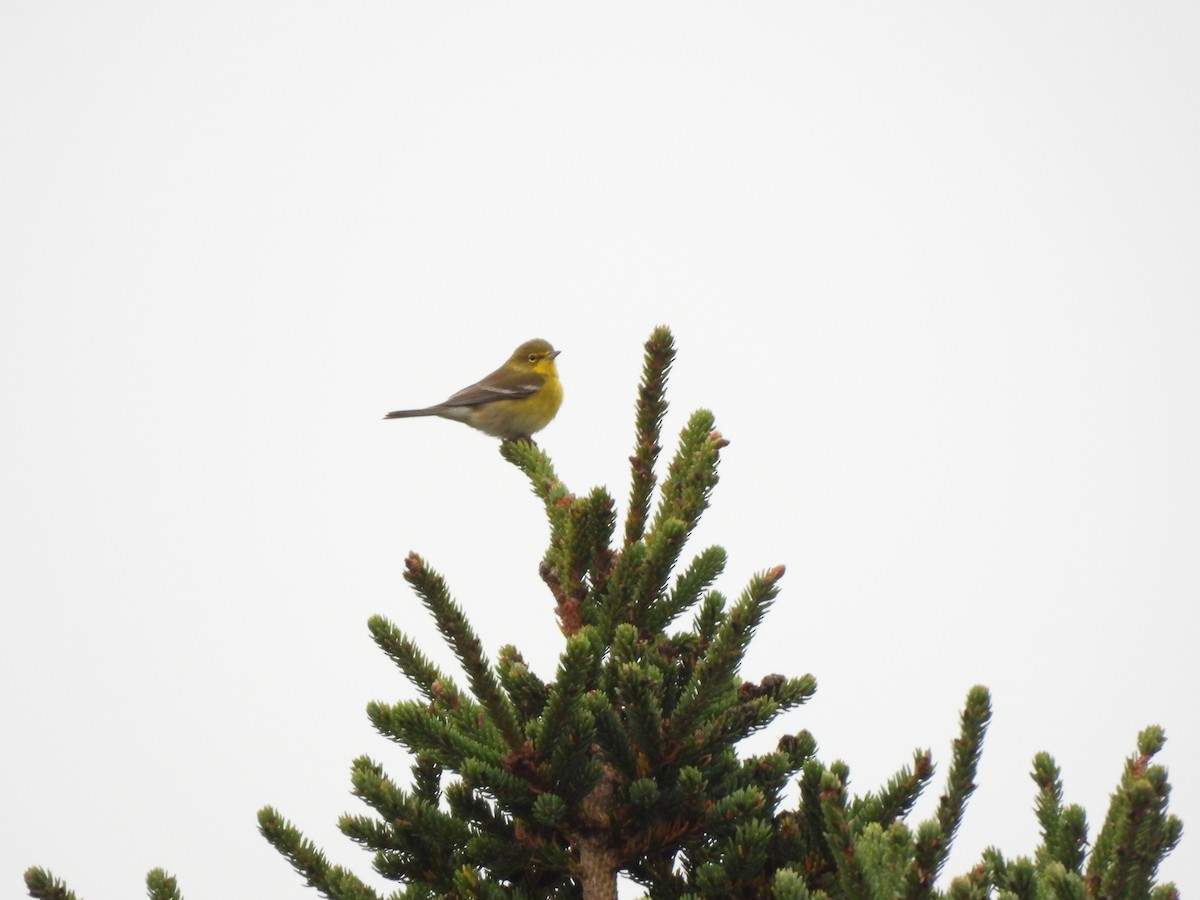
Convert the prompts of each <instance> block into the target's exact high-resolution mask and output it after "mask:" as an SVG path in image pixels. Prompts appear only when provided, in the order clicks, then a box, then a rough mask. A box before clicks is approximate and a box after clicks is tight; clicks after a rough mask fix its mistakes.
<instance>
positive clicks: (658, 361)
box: [625, 326, 675, 547]
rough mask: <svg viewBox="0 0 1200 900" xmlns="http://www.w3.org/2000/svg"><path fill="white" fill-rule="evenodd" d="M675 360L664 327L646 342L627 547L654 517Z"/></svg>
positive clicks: (671, 340) (671, 339)
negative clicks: (656, 468) (657, 469)
mask: <svg viewBox="0 0 1200 900" xmlns="http://www.w3.org/2000/svg"><path fill="white" fill-rule="evenodd" d="M674 360H675V342H674V339H673V338H672V337H671V332H670V330H668V329H667V328H665V327H663V326H660V327H658V328H656V329H654V333H653V334H651V335H650V339H649V340H648V341H646V358H645V362H644V364H643V368H642V381H641V384H640V385H639V386H638V399H637V421H636V435H635V440H634V450H633V455H632V456H631V457H629V463H630V466H631V468H632V473H633V477H632V483H631V485H630V488H629V512H628V514H627V515H626V517H625V546H627V547H628V546H629V545H630V544H632V543H634V542H635V541H639V540H641V538H642V535H643V534H644V533H645V530H646V519H647V518H648V516H649V515H650V496H651V494H653V493H654V482H655V477H654V465H655V463H656V462H657V461H658V454H659V452H660V451H661V450H662V446H661V445H660V444H659V441H660V439H661V436H662V421H663V417H664V416H665V415H666V413H667V399H666V396H667V395H666V392H667V376H668V374H669V373H670V371H671V363H672V362H673V361H674Z"/></svg>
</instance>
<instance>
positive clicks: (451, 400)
mask: <svg viewBox="0 0 1200 900" xmlns="http://www.w3.org/2000/svg"><path fill="white" fill-rule="evenodd" d="M490 380H491V377H490V376H489V377H488V378H485V379H484V380H483V381H480V382H477V383H475V384H473V385H471V386H470V387H465V388H463V389H462V390H461V391H459V392H458V393H457V394H453V395H452V396H450V397H447V398H446V399H445V400H443V401H442V402H441V403H439V404H438V406H476V405H478V404H480V403H487V402H488V401H490V400H504V399H509V400H517V399H519V398H521V397H528V396H529V395H530V394H534V393H537V390H538V388H540V387H541V386H542V383H543V382H544V381H545V380H546V379H545V378H543V377H542V376H541V375H537V374H535V373H532V372H531V373H530V374H529V375H527V376H525V377H523V378H522V379H521V380H520V381H513V382H509V383H508V384H505V385H496V384H488V382H489V381H490Z"/></svg>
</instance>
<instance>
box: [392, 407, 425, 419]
mask: <svg viewBox="0 0 1200 900" xmlns="http://www.w3.org/2000/svg"><path fill="white" fill-rule="evenodd" d="M436 415H437V410H436V409H435V408H432V407H430V408H427V409H397V410H395V411H394V412H390V413H388V414H387V415H386V416H384V418H385V419H411V418H412V417H413V416H436Z"/></svg>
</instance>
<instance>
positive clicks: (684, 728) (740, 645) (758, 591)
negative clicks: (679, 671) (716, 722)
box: [670, 566, 784, 740]
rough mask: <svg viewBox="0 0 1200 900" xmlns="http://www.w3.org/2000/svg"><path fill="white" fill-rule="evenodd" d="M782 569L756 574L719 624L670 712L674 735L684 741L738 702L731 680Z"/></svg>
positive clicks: (774, 591) (773, 591) (763, 612)
mask: <svg viewBox="0 0 1200 900" xmlns="http://www.w3.org/2000/svg"><path fill="white" fill-rule="evenodd" d="M783 571H784V569H783V566H776V567H775V568H774V569H771V570H770V571H768V572H766V573H764V574H762V575H758V576H756V577H755V578H754V579H753V580H752V581H751V582H750V584H749V585H748V586H747V587H746V590H745V591H743V592H742V595H741V597H739V598H738V602H737V603H736V604H734V607H733V609H732V610H731V611H730V612H729V615H728V616H727V617H726V618H725V619H724V621H723V622H722V624H721V625H720V626H719V627H718V629H717V633H716V636H715V637H714V638H713V640H712V643H711V644H710V646H709V648H708V653H707V655H706V656H705V657H704V659H702V660H701V661H700V662H698V663H697V664H696V668H695V670H694V671H693V673H692V677H691V679H690V680H689V683H688V686H687V688H686V689H685V690H684V693H683V696H682V698H681V699H680V701H679V703H678V705H677V706H676V707H675V709H674V711H673V712H672V714H671V725H670V727H671V733H672V735H673V736H674V737H675V738H677V739H679V740H684V739H685V738H686V736H687V735H689V734H690V733H691V732H692V730H693V729H694V728H695V727H696V725H697V724H698V723H699V722H700V720H701V719H702V718H703V717H707V716H712V715H715V714H716V713H718V712H721V711H722V710H723V709H724V708H725V707H726V706H729V705H731V704H732V703H733V702H735V698H733V697H730V696H728V695H729V693H730V691H731V690H732V683H731V679H732V678H733V675H734V673H735V672H736V671H737V669H738V667H739V666H740V665H741V661H742V657H743V656H744V655H745V653H746V648H747V647H748V646H749V644H750V638H751V637H752V636H753V634H754V630H755V629H756V628H757V627H758V625H759V623H760V622H761V621H762V617H763V616H764V615H765V614H766V611H767V609H768V608H769V607H770V605H771V602H772V601H773V600H774V599H775V597H776V596H777V595H778V593H779V588H778V586H777V583H778V581H779V579H780V578H782V577H783ZM703 612H704V611H703V610H702V611H701V613H702V615H703ZM723 698H724V699H723Z"/></svg>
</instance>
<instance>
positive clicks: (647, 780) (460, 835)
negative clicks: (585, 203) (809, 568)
mask: <svg viewBox="0 0 1200 900" xmlns="http://www.w3.org/2000/svg"><path fill="white" fill-rule="evenodd" d="M673 361H674V346H673V341H672V338H671V335H670V333H669V332H668V331H667V330H666V329H665V328H659V329H657V330H656V331H655V332H654V334H653V335H652V336H651V338H650V340H649V341H648V342H647V344H646V357H645V367H644V371H643V377H642V383H641V387H640V390H639V396H638V401H637V427H636V433H635V439H634V452H633V455H632V456H631V457H630V464H631V471H632V481H631V491H630V501H629V510H628V512H627V515H626V519H625V527H624V535H623V540H621V542H620V543H619V544H617V543H616V541H617V540H618V539H617V537H616V527H617V519H616V513H615V507H614V503H613V500H612V499H611V497H610V496H609V495H608V493H607V492H606V491H605V490H603V489H602V488H596V489H593V490H592V491H590V492H588V493H586V494H584V495H582V496H577V495H575V494H574V493H572V492H571V491H570V490H568V489H567V487H566V486H565V485H564V484H563V483H562V481H561V480H560V479H559V477H558V475H557V473H556V472H555V470H554V467H553V465H552V464H551V462H550V460H549V458H548V457H547V456H546V455H545V453H543V452H542V450H541V449H540V448H538V447H537V446H536V445H535V444H533V443H532V442H530V441H527V440H517V441H505V442H503V443H502V444H501V454H502V455H503V457H504V458H505V459H506V460H508V461H509V462H511V463H512V464H513V465H515V466H516V467H517V468H519V469H520V470H521V471H522V472H523V473H524V474H525V476H526V477H527V478H528V479H529V482H530V485H531V486H532V489H533V492H534V494H535V495H536V496H537V497H538V498H539V499H540V500H541V501H542V503H543V505H544V507H545V511H546V514H547V518H548V519H549V523H550V540H549V546H548V548H547V550H546V553H545V556H544V557H543V559H542V561H541V565H540V568H539V571H540V574H541V576H542V579H543V580H544V582H545V583H546V585H547V587H548V588H549V589H550V591H551V594H552V595H553V597H554V599H555V602H556V612H557V615H558V621H559V626H560V628H561V630H562V632H563V635H564V637H565V645H564V647H563V650H562V653H561V655H560V657H559V663H558V667H557V671H556V672H555V673H554V677H553V678H552V679H550V680H548V681H544V680H543V679H542V678H541V677H539V676H538V675H537V674H535V673H534V672H532V671H531V670H530V669H529V667H528V665H527V664H526V662H525V660H524V658H523V657H522V656H521V654H520V652H519V651H518V650H517V649H516V648H515V647H512V646H506V647H502V648H501V649H500V651H499V653H498V656H497V663H496V664H495V665H494V666H493V664H492V663H491V662H490V661H489V659H488V657H487V655H486V654H485V652H484V650H483V643H482V641H481V640H480V639H479V637H478V636H477V635H476V634H475V632H474V631H473V629H472V628H471V626H470V624H469V622H468V621H467V618H466V616H465V614H464V613H463V611H462V609H461V608H460V607H459V606H458V605H457V604H456V603H455V602H454V600H453V599H452V598H451V596H450V592H449V588H448V587H447V585H446V583H445V581H444V580H443V578H442V577H441V576H440V575H439V574H438V573H437V572H435V571H434V570H433V569H432V568H430V567H429V565H427V563H426V562H425V561H424V560H423V559H422V558H421V557H419V556H417V555H416V554H410V555H409V557H408V559H407V567H406V572H405V576H404V577H405V579H406V580H407V581H408V582H409V584H410V585H411V586H412V588H413V589H414V591H415V592H416V593H417V595H418V596H419V597H420V599H421V601H422V603H424V605H425V606H426V608H427V609H428V610H429V612H430V613H431V615H432V616H433V617H434V620H435V622H436V623H437V627H438V630H439V631H440V632H441V634H442V635H443V637H444V638H445V640H446V642H447V644H448V646H449V647H450V649H451V650H452V651H453V653H454V655H455V657H456V658H457V660H458V662H459V664H460V666H461V668H462V677H465V680H464V681H463V682H462V684H463V685H464V686H463V687H460V686H459V684H458V683H456V681H455V680H454V679H452V678H451V677H450V676H448V675H447V674H446V673H444V672H442V671H441V670H440V669H439V668H438V667H437V666H435V665H434V664H433V663H432V662H431V661H430V660H429V659H428V658H427V656H426V655H425V654H424V653H423V652H422V651H421V650H420V649H419V648H418V647H417V645H416V644H415V643H414V642H413V641H412V640H411V639H410V638H408V637H407V636H406V635H405V634H404V633H403V632H401V631H400V630H399V629H398V628H397V627H396V626H395V625H393V624H392V623H391V622H389V621H388V620H387V619H385V618H383V617H381V616H376V617H373V618H372V619H371V620H370V622H369V628H370V632H371V635H372V637H373V639H374V640H375V642H376V643H377V644H378V645H379V647H380V649H382V650H383V652H384V653H385V654H387V656H388V657H389V658H390V659H392V661H393V662H395V663H396V665H397V667H398V668H399V669H400V670H401V672H403V673H404V675H405V676H406V677H407V678H408V680H409V681H411V682H412V684H413V687H414V689H415V692H416V694H417V695H418V698H417V699H407V700H400V701H398V702H374V703H371V704H369V705H368V708H367V713H368V715H369V717H370V720H371V722H372V724H373V725H374V726H375V728H376V729H377V730H378V731H379V732H380V733H381V734H382V735H384V736H386V737H388V738H390V739H391V740H393V741H395V742H397V743H398V744H400V745H401V746H403V747H404V748H406V749H407V750H408V751H409V752H410V753H411V755H412V759H413V764H412V776H411V786H410V787H409V788H407V789H406V788H402V787H400V786H399V785H398V784H396V783H395V782H394V781H392V780H391V779H390V778H389V777H388V776H387V775H386V774H385V773H384V771H383V768H382V767H381V766H380V765H379V764H378V763H376V762H374V761H372V760H371V759H368V758H367V757H365V756H363V757H360V758H358V759H356V760H355V761H354V763H353V765H352V768H351V783H352V786H353V793H354V795H355V797H357V798H358V799H359V800H360V801H361V802H362V803H363V804H365V806H366V807H367V808H368V810H369V813H368V814H357V815H350V814H347V815H344V816H342V818H341V819H340V821H339V827H340V829H341V830H342V832H343V833H344V834H345V835H346V836H347V837H349V838H350V839H351V840H352V841H354V842H355V843H357V844H359V845H360V846H362V847H363V848H365V849H367V850H369V851H370V852H371V853H372V854H373V861H374V869H375V872H376V873H377V874H379V875H381V876H382V877H384V878H386V879H389V880H392V881H396V882H399V883H400V885H401V887H400V888H399V889H398V890H397V891H396V892H395V893H393V894H390V895H389V897H390V898H397V900H398V898H453V900H458V898H496V900H498V898H528V900H535V898H577V897H584V898H589V900H590V898H593V897H596V898H606V900H612V898H614V897H615V884H616V876H617V873H618V872H624V873H625V874H626V875H628V876H629V877H630V878H632V879H634V880H635V881H636V882H638V883H640V884H641V885H643V886H644V887H645V890H646V892H647V896H648V897H650V898H654V900H684V898H747V900H810V898H811V900H832V898H846V900H858V898H862V900H880V898H888V900H891V898H911V900H922V898H935V897H943V896H948V897H951V898H955V900H984V898H989V900H990V898H992V897H996V898H1003V900H1008V898H1030V900H1050V898H1057V900H1089V898H1106V900H1107V898H1112V900H1125V898H1129V900H1142V898H1153V900H1170V898H1173V897H1176V896H1177V894H1176V893H1175V891H1174V888H1173V887H1172V886H1170V885H1162V886H1156V885H1155V884H1154V877H1155V873H1156V871H1157V866H1158V864H1159V862H1160V861H1161V860H1162V858H1163V857H1164V856H1165V855H1166V854H1167V853H1168V852H1169V851H1170V850H1171V849H1172V848H1173V847H1174V846H1175V845H1176V844H1177V843H1178V841H1179V836H1180V831H1181V828H1180V824H1179V822H1178V820H1177V819H1175V818H1174V817H1172V816H1169V815H1168V814H1167V811H1166V807H1167V799H1168V795H1169V787H1168V785H1167V779H1166V771H1165V770H1164V769H1163V768H1162V767H1160V766H1157V765H1152V764H1151V759H1152V757H1153V756H1154V755H1155V754H1156V753H1157V752H1158V751H1159V750H1160V749H1161V747H1162V743H1163V735H1162V732H1161V730H1160V729H1156V728H1151V729H1147V731H1145V732H1143V734H1142V735H1141V737H1140V739H1139V745H1138V753H1137V754H1136V755H1135V756H1133V757H1131V758H1130V760H1129V761H1128V763H1127V765H1126V768H1125V773H1124V776H1123V778H1122V781H1121V784H1120V786H1119V788H1118V790H1117V792H1116V793H1115V794H1114V795H1113V798H1112V803H1111V806H1110V809H1109V813H1108V816H1107V818H1106V820H1105V823H1104V827H1103V828H1102V829H1101V832H1100V834H1099V836H1098V837H1097V838H1096V843H1095V846H1094V848H1093V849H1092V852H1091V854H1090V855H1089V854H1088V853H1087V848H1088V843H1087V825H1086V819H1085V817H1084V814H1083V811H1082V809H1080V808H1079V807H1077V806H1064V805H1063V788H1062V782H1061V778H1060V775H1059V772H1058V769H1057V767H1056V766H1055V764H1054V761H1053V760H1052V759H1051V758H1050V757H1049V756H1047V755H1045V754H1039V755H1038V757H1037V758H1036V760H1035V762H1034V773H1033V777H1034V781H1035V782H1036V784H1037V790H1038V793H1037V799H1036V811H1037V819H1038V822H1039V823H1040V825H1041V829H1042V845H1041V846H1040V847H1039V848H1038V850H1037V852H1036V854H1035V855H1034V857H1033V858H1032V859H1028V858H1018V859H1014V860H1011V861H1010V860H1007V859H1005V858H1004V856H1003V855H1002V854H1001V853H1000V852H999V851H996V850H989V851H987V852H986V853H985V854H984V856H983V859H982V860H981V861H980V863H979V864H978V865H976V866H975V867H973V868H972V869H971V870H970V871H968V872H967V873H965V874H964V875H962V876H960V877H958V878H954V879H952V880H951V881H950V883H949V885H948V886H943V887H942V888H939V887H938V884H939V875H940V873H941V871H942V869H943V867H944V865H945V862H946V859H947V857H948V855H949V852H950V848H951V846H952V844H953V841H954V838H955V835H956V834H957V832H958V828H959V825H960V823H961V822H962V817H963V814H964V811H965V808H966V805H967V801H968V800H969V798H970V796H971V794H972V792H973V791H974V789H975V777H976V772H977V768H978V764H979V758H980V752H981V749H982V744H983V738H984V734H985V732H986V730H987V726H988V722H989V719H990V716H991V702H990V698H989V696H988V692H987V691H986V690H985V689H984V688H982V687H975V688H972V689H971V690H970V692H969V694H968V696H967V700H966V704H965V707H964V709H963V712H962V717H961V723H960V733H959V736H958V737H957V738H956V740H955V741H954V745H953V748H952V754H951V759H950V764H949V767H948V769H947V771H946V777H945V787H944V790H943V793H942V795H941V798H940V800H939V802H938V804H937V807H936V809H935V810H934V812H933V814H932V816H931V817H930V818H928V819H927V820H925V821H922V822H916V823H913V822H909V821H908V818H909V816H910V814H911V812H912V809H913V807H914V804H915V803H916V801H917V799H918V797H919V796H920V794H921V791H922V790H923V789H924V788H925V787H926V786H928V785H929V784H930V782H931V781H932V779H933V775H934V766H933V761H932V756H931V754H930V752H929V751H928V750H917V751H916V752H915V754H914V756H913V759H912V763H911V764H910V765H907V766H902V767H901V768H900V769H899V770H898V771H897V772H896V774H895V775H894V776H893V777H892V778H891V779H889V780H888V782H887V783H886V784H885V785H883V786H882V787H881V788H879V789H878V790H876V791H870V792H867V793H865V794H863V795H862V796H854V795H852V794H850V793H849V791H848V790H847V785H848V784H849V783H850V772H849V767H848V766H847V765H846V764H845V763H843V762H840V761H834V762H832V763H830V764H828V765H826V764H824V763H822V762H821V761H820V760H818V759H817V757H816V751H817V744H816V740H815V739H814V738H813V736H812V735H810V734H809V733H808V732H807V731H800V732H798V733H796V734H790V735H785V736H784V737H782V738H780V739H779V741H778V742H777V744H776V747H775V749H774V750H773V751H771V752H767V753H762V754H760V755H757V756H740V755H739V754H738V752H737V748H738V745H739V742H741V741H742V740H743V739H744V738H746V737H747V736H749V735H751V734H753V733H755V732H757V731H759V730H761V729H763V728H765V727H767V726H768V725H770V724H771V723H772V722H773V721H774V720H775V719H776V718H777V717H778V716H779V715H780V714H782V713H784V712H786V711H788V710H790V709H793V708H794V707H797V706H800V705H802V704H803V703H805V702H806V701H808V699H809V698H811V697H812V696H813V694H814V692H815V691H816V681H815V679H814V678H813V677H812V676H811V675H802V676H800V677H790V676H784V675H779V674H767V675H765V676H759V677H758V679H757V680H756V681H755V680H744V679H743V677H742V675H741V669H742V664H743V662H744V660H745V656H746V652H747V649H748V647H749V645H750V641H751V640H752V639H753V637H754V635H755V633H756V631H757V629H758V628H759V626H760V625H761V624H762V622H763V619H764V617H765V615H766V614H767V612H768V611H769V610H770V608H771V606H772V604H773V603H774V602H775V600H776V598H777V597H778V594H779V588H780V581H781V579H782V577H783V574H784V570H783V567H782V566H775V567H773V568H771V569H768V570H766V571H763V572H761V573H759V574H756V575H754V576H753V577H751V578H750V580H749V583H748V584H747V586H746V587H745V588H744V590H742V592H741V593H740V594H739V595H738V597H737V599H736V600H735V601H733V602H729V600H728V599H727V597H726V596H725V595H724V594H723V593H721V592H720V591H717V590H715V589H714V587H713V585H714V583H715V582H716V580H717V579H718V578H719V577H720V576H721V575H722V573H723V572H724V569H725V567H726V564H727V559H726V554H725V551H724V550H722V549H721V548H720V547H709V548H707V549H705V550H703V551H702V552H701V553H700V554H699V555H697V556H696V557H694V558H693V559H691V560H690V561H684V556H683V551H684V548H685V546H686V544H687V540H688V538H689V537H690V536H691V534H692V532H693V530H694V529H695V527H696V524H697V523H698V521H699V519H700V517H701V516H702V515H703V513H704V512H705V510H706V509H707V508H708V503H709V498H710V496H711V494H712V490H713V488H714V487H715V486H716V483H717V468H718V460H719V455H720V452H721V450H722V449H723V448H724V447H725V446H726V445H727V442H726V441H725V439H724V438H723V437H722V436H721V435H720V433H719V432H717V431H716V430H715V429H714V419H713V415H712V413H710V412H708V411H707V410H699V411H698V412H696V413H694V414H693V415H692V416H691V418H690V419H689V420H688V423H687V425H686V426H685V427H684V429H683V431H682V433H681V435H680V438H679V443H678V449H677V450H676V452H675V454H674V455H673V457H672V458H671V461H670V463H669V464H668V466H667V468H666V472H665V474H664V477H663V480H662V483H661V485H658V483H657V481H656V476H655V471H654V470H655V466H656V464H657V460H658V455H659V452H660V450H661V445H660V439H661V425H662V421H663V417H664V416H665V414H666V410H667V404H666V399H665V397H666V393H665V391H666V377H667V374H668V372H669V371H670V369H671V365H672V363H673ZM656 486H658V488H659V490H658V495H659V496H658V503H657V506H653V497H654V493H655V487H656ZM652 506H653V511H652ZM652 512H653V514H652ZM689 611H690V622H689V621H688V620H687V619H686V618H684V617H685V614H689ZM676 623H681V624H676ZM789 786H793V787H794V790H792V791H789V790H788V788H789ZM259 829H260V831H261V832H262V834H263V836H264V837H266V839H267V840H268V841H269V842H270V843H271V844H272V845H273V846H274V847H275V848H276V849H277V850H279V852H280V853H281V854H283V856H284V857H286V858H287V860H288V861H289V862H290V863H291V864H292V866H293V867H294V868H295V869H296V871H297V872H299V873H300V875H301V876H302V877H303V878H304V880H305V882H306V883H307V884H308V885H310V886H312V887H315V888H316V889H317V890H318V891H319V892H320V893H321V894H322V895H324V896H326V897H330V898H336V900H377V898H378V895H377V894H376V893H375V891H374V890H373V889H372V888H370V887H368V886H367V885H366V884H364V883H363V882H362V881H361V880H360V879H359V878H358V877H356V876H355V875H353V874H351V873H350V872H348V871H346V870H344V869H342V868H340V867H337V866H331V865H330V864H329V862H328V860H327V859H326V858H325V856H324V855H323V854H322V853H321V852H320V851H319V850H318V849H317V848H316V847H315V846H313V845H312V843H311V842H309V841H308V840H306V839H305V838H304V837H303V835H301V834H300V832H299V831H297V830H296V829H295V828H294V827H293V826H292V825H291V824H290V823H289V822H288V821H287V820H285V819H284V818H283V817H282V816H280V815H279V814H278V813H277V812H275V810H273V809H272V808H270V807H267V808H264V809H263V810H262V811H261V812H260V813H259ZM1085 865H1086V870H1085ZM26 883H27V885H28V887H29V891H30V893H31V895H32V896H34V897H46V898H56V900H69V898H72V897H73V895H72V894H70V892H69V891H67V890H66V888H65V886H64V885H63V884H62V883H61V882H58V881H56V880H55V879H53V878H52V876H50V874H49V873H47V872H44V871H42V870H40V869H31V870H29V872H27V873H26ZM942 884H943V885H944V881H943V882H942ZM148 885H149V887H150V890H151V897H152V898H156V900H157V898H162V900H169V898H178V896H179V895H178V891H177V890H176V888H175V884H174V880H173V879H170V878H168V877H167V876H166V875H165V874H163V873H162V872H160V871H157V870H156V872H154V873H151V878H150V879H148Z"/></svg>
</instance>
